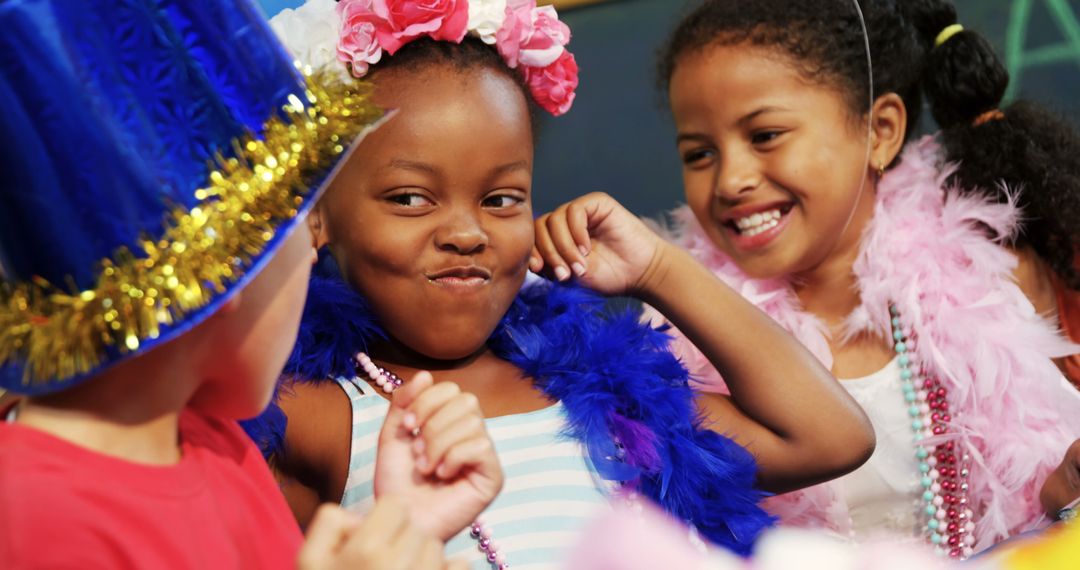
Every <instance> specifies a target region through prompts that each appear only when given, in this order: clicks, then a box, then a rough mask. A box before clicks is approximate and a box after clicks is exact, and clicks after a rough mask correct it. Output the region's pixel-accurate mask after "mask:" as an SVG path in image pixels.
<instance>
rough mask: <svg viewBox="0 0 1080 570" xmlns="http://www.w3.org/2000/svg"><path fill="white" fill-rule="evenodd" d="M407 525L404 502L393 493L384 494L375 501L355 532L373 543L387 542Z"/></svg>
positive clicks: (407, 512)
mask: <svg viewBox="0 0 1080 570" xmlns="http://www.w3.org/2000/svg"><path fill="white" fill-rule="evenodd" d="M408 525H409V511H408V506H407V505H406V504H405V502H404V501H403V500H402V499H400V498H398V497H395V496H394V495H384V496H382V497H379V500H377V501H375V506H374V507H373V508H372V509H371V512H370V513H368V515H367V516H366V517H364V520H363V522H362V523H361V526H360V530H359V531H358V532H357V533H356V534H362V535H364V536H365V537H367V538H369V539H371V541H372V542H374V543H375V544H379V543H387V542H390V541H391V540H394V537H395V536H397V535H398V534H399V533H401V531H402V529H404V528H406V527H407V526H408Z"/></svg>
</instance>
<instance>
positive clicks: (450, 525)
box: [375, 372, 503, 541]
mask: <svg viewBox="0 0 1080 570" xmlns="http://www.w3.org/2000/svg"><path fill="white" fill-rule="evenodd" d="M414 433H415V434H416V435H414ZM502 484H503V472H502V467H501V466H500V465H499V458H498V456H497V455H496V454H495V447H494V444H493V443H492V442H491V438H490V437H489V436H488V433H487V428H486V427H485V426H484V417H483V415H482V414H481V413H480V405H479V403H478V402H477V399H476V396H473V395H472V394H469V393H464V392H462V391H461V390H460V389H459V388H458V386H457V384H454V383H452V382H441V383H439V384H434V380H433V379H432V377H431V374H429V373H427V372H420V373H418V374H417V375H416V376H415V377H413V379H412V380H410V381H408V382H406V383H405V384H404V385H402V386H401V387H400V388H398V389H397V390H395V391H394V395H393V398H392V399H391V405H390V411H389V412H388V413H387V416H386V421H385V422H384V423H383V427H382V431H381V432H380V434H379V451H378V457H377V458H376V461H375V497H376V498H377V499H378V498H379V497H381V496H383V495H387V494H392V495H397V496H399V497H402V498H403V499H405V500H406V501H407V502H408V503H409V508H410V510H411V512H412V513H413V516H414V517H415V520H416V521H417V522H418V523H419V524H421V525H422V526H423V528H425V529H426V530H427V531H428V532H430V533H431V534H432V535H434V536H436V537H438V538H440V539H442V540H444V541H445V540H448V539H450V538H452V537H453V536H454V535H456V534H457V533H458V532H460V531H461V530H462V529H463V528H465V527H466V526H468V525H469V524H470V523H472V522H473V520H475V519H476V517H477V515H479V514H480V512H481V511H483V510H484V509H485V508H486V507H487V506H488V505H489V504H490V503H491V501H492V500H494V499H495V496H496V495H497V494H498V493H499V490H500V489H502Z"/></svg>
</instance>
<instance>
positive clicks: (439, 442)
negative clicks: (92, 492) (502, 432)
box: [418, 415, 487, 477]
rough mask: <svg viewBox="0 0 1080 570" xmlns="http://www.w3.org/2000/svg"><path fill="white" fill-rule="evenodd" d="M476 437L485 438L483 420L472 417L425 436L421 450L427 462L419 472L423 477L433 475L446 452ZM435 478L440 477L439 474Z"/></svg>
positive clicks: (464, 418) (444, 458) (466, 417)
mask: <svg viewBox="0 0 1080 570" xmlns="http://www.w3.org/2000/svg"><path fill="white" fill-rule="evenodd" d="M478 437H485V438H486V437H487V432H486V431H484V420H483V419H481V418H479V417H477V416H473V415H469V416H465V417H463V418H461V419H460V420H459V421H457V422H456V423H454V424H453V425H450V426H448V427H447V428H446V429H444V430H442V431H441V432H439V433H436V434H425V436H424V448H423V449H424V456H425V457H426V458H427V461H426V465H424V466H423V467H425V468H424V469H421V470H420V471H421V472H423V473H424V474H425V475H428V474H432V473H435V470H436V468H437V467H440V465H441V464H442V463H443V462H444V461H445V460H446V452H447V451H449V450H450V448H451V447H453V446H455V445H457V444H459V443H461V442H463V441H467V440H470V439H476V438H478ZM418 467H419V465H418ZM437 476H439V477H442V475H441V474H437Z"/></svg>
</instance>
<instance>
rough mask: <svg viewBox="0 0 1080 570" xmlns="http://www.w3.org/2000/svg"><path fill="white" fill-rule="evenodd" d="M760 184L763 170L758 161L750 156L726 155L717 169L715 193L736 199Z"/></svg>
mask: <svg viewBox="0 0 1080 570" xmlns="http://www.w3.org/2000/svg"><path fill="white" fill-rule="evenodd" d="M760 185H761V172H760V169H759V168H758V165H757V163H756V161H754V160H752V159H750V158H749V157H742V156H726V157H725V158H724V160H723V161H722V162H721V164H720V168H719V169H718V170H717V173H716V182H715V184H714V185H713V194H715V195H716V197H717V198H720V199H722V200H727V201H734V200H738V199H739V198H742V197H743V196H744V195H745V194H747V193H749V192H753V191H754V189H755V188H757V187H758V186H760Z"/></svg>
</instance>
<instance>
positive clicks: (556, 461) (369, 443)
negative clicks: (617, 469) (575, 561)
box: [338, 378, 613, 570]
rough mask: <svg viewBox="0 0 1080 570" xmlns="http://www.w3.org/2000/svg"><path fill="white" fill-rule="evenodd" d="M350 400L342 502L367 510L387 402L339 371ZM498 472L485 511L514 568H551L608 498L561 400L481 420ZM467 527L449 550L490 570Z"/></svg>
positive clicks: (476, 566)
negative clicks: (570, 432)
mask: <svg viewBox="0 0 1080 570" xmlns="http://www.w3.org/2000/svg"><path fill="white" fill-rule="evenodd" d="M338 385H340V386H341V387H342V389H344V390H345V392H346V393H347V394H348V395H349V399H350V400H352V415H353V429H352V435H353V439H352V450H351V452H350V459H349V476H348V479H347V480H346V482H345V494H344V496H343V497H342V499H341V505H342V507H344V508H345V509H347V510H350V511H352V512H356V513H361V514H363V513H366V512H368V511H369V510H370V509H371V507H372V506H373V505H374V502H375V497H374V488H373V483H374V475H375V454H376V445H377V442H378V437H379V429H380V428H381V427H382V422H383V418H384V417H385V416H386V412H387V410H388V409H389V402H387V401H386V400H385V399H384V398H382V397H381V396H379V395H378V394H376V393H375V390H374V388H372V387H371V386H370V385H369V384H367V383H366V382H364V381H363V380H360V379H353V380H347V379H343V378H339V379H338ZM485 421H486V423H487V429H488V433H489V434H490V435H491V438H492V440H493V441H494V443H495V450H496V451H497V452H498V454H499V460H500V462H501V463H502V467H503V472H504V474H505V482H504V484H503V490H502V493H500V494H499V496H498V497H497V498H496V499H495V501H494V502H492V504H491V505H490V506H488V508H487V510H486V511H485V512H484V515H483V516H484V521H485V522H486V523H487V525H488V526H490V527H491V529H492V532H493V534H494V540H495V542H496V543H498V544H499V551H500V552H503V553H505V555H506V561H507V563H508V564H510V566H511V567H512V568H514V570H525V569H534V570H536V569H541V568H557V567H559V566H560V565H561V563H562V561H563V559H564V558H565V557H566V554H567V550H568V549H569V548H571V547H573V546H574V545H575V544H576V543H577V541H578V539H579V538H580V535H581V530H582V529H583V527H584V526H585V525H586V524H587V523H588V522H589V521H590V520H591V519H592V518H593V517H595V516H596V515H597V514H598V511H599V510H600V509H601V508H602V507H603V506H605V505H607V504H608V496H609V494H610V492H611V491H612V490H613V486H612V485H611V484H610V483H608V482H606V481H604V480H602V479H601V478H600V477H599V475H598V474H597V473H596V470H595V469H594V468H593V465H592V462H591V461H590V460H589V458H588V454H587V453H586V451H585V449H584V448H583V447H582V445H581V444H580V443H578V442H577V441H574V440H573V439H570V438H568V437H566V436H564V435H563V433H562V431H563V428H564V427H565V425H566V415H565V410H564V409H563V406H562V404H560V403H556V404H555V405H553V406H550V407H547V408H544V409H542V410H537V411H535V412H528V413H524V414H514V415H510V416H501V417H497V418H490V419H488V420H485ZM468 533H469V531H468V529H466V530H464V531H462V532H461V534H459V535H457V536H456V537H454V538H453V539H451V540H450V541H449V542H447V544H446V555H447V557H448V558H461V559H465V560H468V561H469V562H470V564H471V566H472V568H473V570H489V569H490V568H491V565H490V564H488V562H487V560H485V559H484V558H483V557H482V555H481V553H480V552H479V551H478V550H477V544H476V541H475V540H473V539H472V538H471V537H470V536H469V534H468Z"/></svg>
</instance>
